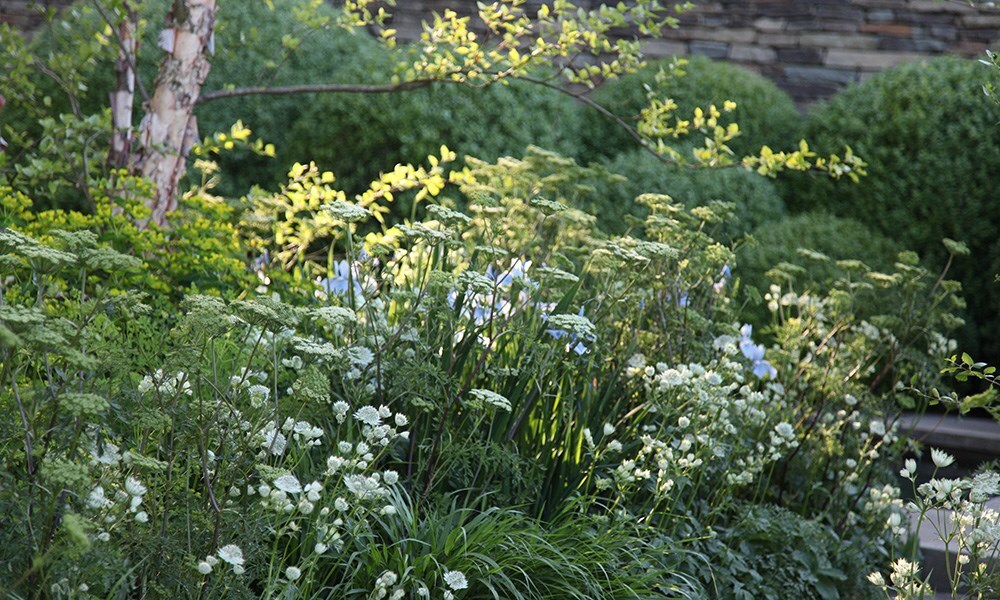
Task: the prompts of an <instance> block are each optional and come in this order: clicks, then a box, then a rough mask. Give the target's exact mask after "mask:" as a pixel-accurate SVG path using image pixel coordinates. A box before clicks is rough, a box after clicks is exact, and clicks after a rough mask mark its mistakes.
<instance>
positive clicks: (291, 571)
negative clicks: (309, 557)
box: [285, 567, 302, 581]
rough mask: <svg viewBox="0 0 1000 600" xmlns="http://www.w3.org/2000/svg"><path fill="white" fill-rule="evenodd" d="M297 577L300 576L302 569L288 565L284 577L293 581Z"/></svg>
mask: <svg viewBox="0 0 1000 600" xmlns="http://www.w3.org/2000/svg"><path fill="white" fill-rule="evenodd" d="M299 577H302V570H301V569H299V568H298V567H288V568H287V569H285V578H287V579H288V581H295V580H296V579H298V578H299Z"/></svg>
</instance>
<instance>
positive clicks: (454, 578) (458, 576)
mask: <svg viewBox="0 0 1000 600" xmlns="http://www.w3.org/2000/svg"><path fill="white" fill-rule="evenodd" d="M444 582H445V585H447V586H448V587H450V588H451V589H453V590H464V589H465V588H467V587H469V580H468V579H466V578H465V573H463V572H461V571H445V574H444Z"/></svg>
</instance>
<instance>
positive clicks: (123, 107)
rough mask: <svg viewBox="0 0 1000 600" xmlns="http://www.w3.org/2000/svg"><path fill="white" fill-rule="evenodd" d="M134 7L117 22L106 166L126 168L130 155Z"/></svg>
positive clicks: (129, 8) (133, 72)
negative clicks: (116, 45) (111, 129)
mask: <svg viewBox="0 0 1000 600" xmlns="http://www.w3.org/2000/svg"><path fill="white" fill-rule="evenodd" d="M137 22H138V17H137V15H136V11H135V7H134V6H132V4H131V3H130V2H126V3H125V15H124V18H123V19H122V20H121V22H119V23H118V60H117V61H116V62H115V75H116V80H115V90H114V91H113V92H111V125H112V128H113V133H112V136H111V151H110V152H109V153H108V164H109V165H111V166H112V167H119V168H120V167H125V166H128V164H129V162H130V159H131V155H132V138H133V131H132V105H133V103H134V101H135V70H134V69H133V68H132V67H133V65H135V57H136V50H137V48H138V45H139V43H138V40H137V39H136V30H137V28H138V26H137Z"/></svg>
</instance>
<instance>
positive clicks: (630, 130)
mask: <svg viewBox="0 0 1000 600" xmlns="http://www.w3.org/2000/svg"><path fill="white" fill-rule="evenodd" d="M518 79H520V80H521V81H527V82H528V83H534V84H535V85H540V86H542V87H546V88H549V89H550V90H555V91H557V92H559V93H561V94H565V95H567V96H569V97H570V98H573V99H575V100H576V101H577V102H580V103H582V104H585V105H586V106H589V107H590V108H592V109H594V110H596V111H597V112H599V113H601V115H603V116H604V117H605V118H606V119H610V120H611V121H613V122H614V123H615V125H618V126H619V127H621V128H622V129H623V130H624V131H625V133H627V134H628V136H629V137H631V138H632V139H633V140H635V141H636V142H637V143H638V144H639V147H640V148H642V149H643V150H645V151H646V152H648V153H649V154H650V155H652V156H654V157H656V159H657V160H659V161H660V162H662V163H663V164H665V165H678V166H679V163H678V162H677V161H675V160H671V159H669V158H667V157H665V156H663V155H662V154H660V153H659V152H657V151H656V150H654V149H653V148H652V147H650V145H649V142H647V141H646V140H645V138H643V137H642V136H641V135H639V132H638V131H636V130H635V128H634V127H632V126H631V125H629V124H628V123H626V122H625V120H624V119H622V118H621V117H619V116H618V115H616V114H615V113H613V112H611V111H610V110H608V109H607V108H605V107H604V106H602V105H601V104H600V103H598V102H595V101H594V100H592V99H591V98H589V97H588V96H587V95H586V94H587V90H584V91H582V92H574V91H572V90H568V89H566V88H564V87H560V86H558V85H556V84H554V83H551V82H549V81H547V80H544V79H535V78H533V77H523V76H522V77H518ZM684 166H689V165H684Z"/></svg>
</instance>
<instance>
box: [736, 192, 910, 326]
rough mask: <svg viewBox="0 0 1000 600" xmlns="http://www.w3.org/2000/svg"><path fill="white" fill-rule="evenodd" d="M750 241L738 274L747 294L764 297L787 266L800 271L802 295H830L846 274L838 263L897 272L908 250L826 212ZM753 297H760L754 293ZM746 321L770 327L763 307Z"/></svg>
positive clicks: (784, 222) (778, 225)
mask: <svg viewBox="0 0 1000 600" xmlns="http://www.w3.org/2000/svg"><path fill="white" fill-rule="evenodd" d="M751 236H752V237H753V243H751V244H746V245H744V246H741V247H740V248H739V250H738V251H737V255H736V262H737V265H738V267H739V268H738V269H737V271H736V273H737V274H738V275H739V277H740V279H741V281H742V285H743V287H744V288H752V289H753V290H756V292H759V294H760V295H762V294H764V293H765V292H767V290H768V288H769V287H770V285H771V283H773V282H772V280H771V279H770V278H769V277H768V275H767V273H768V271H770V270H772V269H775V268H778V269H779V271H787V270H788V267H785V266H784V265H783V263H786V264H790V265H795V266H798V267H800V268H801V270H798V269H796V271H798V272H797V273H795V275H796V285H795V288H796V289H797V290H799V291H802V290H804V289H810V290H812V291H819V290H828V289H830V287H831V285H832V283H833V280H834V279H836V278H837V277H839V276H841V275H842V274H843V271H842V269H840V268H839V267H838V266H837V265H836V261H839V260H859V261H861V262H863V263H865V264H866V265H868V266H869V267H871V268H872V269H875V270H887V269H890V268H891V267H892V265H893V263H894V262H895V260H896V255H897V254H898V253H899V252H900V251H901V250H903V249H904V248H900V247H899V246H898V245H897V244H896V243H895V242H894V241H893V240H891V239H889V238H888V237H886V236H884V235H882V234H881V233H879V232H877V231H874V230H872V229H871V228H869V227H867V226H865V224H863V223H861V222H859V221H856V220H854V219H845V218H842V217H836V216H833V215H830V214H829V213H825V212H821V211H816V212H809V213H803V214H798V215H794V216H789V217H785V218H783V219H780V220H777V221H773V222H769V223H763V224H761V225H760V226H758V227H757V228H756V229H754V230H753V232H752V233H751ZM800 249H806V250H811V251H813V252H818V253H820V254H823V255H825V256H826V257H827V258H828V259H829V260H816V259H811V258H809V257H807V256H804V255H803V254H802V253H801V252H800ZM749 297H751V298H758V297H759V296H758V294H757V293H751V294H750V295H749ZM743 318H744V319H746V320H748V321H750V322H753V323H755V324H760V325H762V324H766V323H768V322H770V315H769V313H768V312H767V308H766V306H765V305H764V303H763V302H751V303H750V304H748V305H747V306H746V307H745V309H744V315H743Z"/></svg>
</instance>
